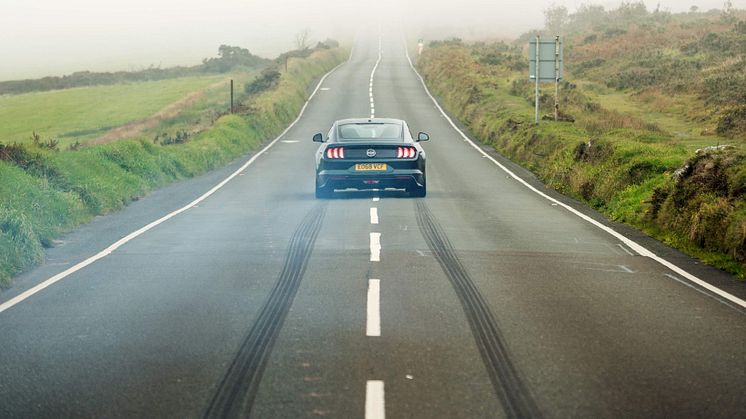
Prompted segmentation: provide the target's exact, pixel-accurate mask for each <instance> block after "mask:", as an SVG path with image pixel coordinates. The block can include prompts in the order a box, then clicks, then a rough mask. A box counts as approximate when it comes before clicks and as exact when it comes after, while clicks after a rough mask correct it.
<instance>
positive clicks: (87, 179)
mask: <svg viewBox="0 0 746 419" xmlns="http://www.w3.org/2000/svg"><path fill="white" fill-rule="evenodd" d="M346 56H347V51H345V50H344V49H340V48H334V49H327V50H319V51H316V52H314V53H313V54H312V55H310V56H309V57H307V58H302V59H301V58H294V59H291V61H290V63H289V64H288V71H287V73H285V74H283V75H282V77H281V78H280V81H279V83H278V84H277V86H276V87H275V88H273V89H271V90H267V91H265V92H262V93H260V94H259V95H258V96H256V97H251V98H249V103H248V106H246V107H244V110H243V111H242V112H241V113H239V114H233V115H224V116H222V117H220V118H218V119H217V120H216V121H215V123H214V124H213V125H212V126H211V127H210V128H209V129H207V130H204V131H202V132H200V133H198V134H196V135H194V136H191V137H190V138H189V139H188V141H185V142H183V143H175V144H170V145H163V144H162V143H159V142H154V141H152V139H151V138H150V137H147V138H145V137H141V138H135V139H129V140H120V141H117V142H113V143H109V144H102V145H96V146H91V147H85V148H81V149H79V150H67V151H57V150H54V149H49V148H45V147H44V146H43V144H41V145H39V144H32V145H17V144H13V145H0V286H3V287H6V286H8V285H9V284H10V281H11V278H12V277H13V276H14V275H16V274H18V273H19V272H22V271H24V270H26V269H29V268H31V267H33V266H34V265H36V264H38V263H40V262H41V261H42V260H43V257H44V248H45V247H48V246H51V245H52V241H53V239H54V238H55V237H57V236H59V235H60V234H62V233H64V232H65V231H69V230H70V229H72V228H74V227H75V226H78V225H80V224H81V223H84V222H86V221H88V220H90V219H91V218H92V217H93V216H95V215H100V214H106V213H110V212H112V211H116V210H118V209H120V208H122V207H123V206H125V205H127V203H129V202H130V201H132V200H133V199H137V198H138V197H141V196H143V195H145V194H147V193H148V192H149V191H151V190H153V189H155V188H158V187H161V186H164V185H166V184H168V183H170V182H172V181H174V180H178V179H185V178H189V177H192V176H195V175H198V174H201V173H204V172H207V171H209V170H211V169H214V168H217V167H220V166H222V165H225V164H226V163H228V162H230V161H231V160H233V159H235V158H236V157H239V156H241V155H243V154H245V153H247V152H249V151H251V150H253V149H255V148H257V147H258V146H259V145H260V144H262V143H263V142H264V141H266V140H267V139H268V138H271V137H273V136H275V135H277V134H279V133H280V132H281V130H282V129H284V127H286V126H287V125H288V124H289V123H290V122H291V121H292V120H293V119H294V118H295V117H296V115H297V114H298V112H299V111H300V108H301V106H302V105H303V103H304V102H305V100H306V98H307V87H308V86H309V84H310V83H311V82H312V81H313V80H314V79H315V78H317V77H318V76H320V75H322V74H324V73H325V72H327V71H329V70H330V69H332V68H333V67H334V66H336V65H337V64H339V63H340V62H342V60H344V59H345V58H346Z"/></svg>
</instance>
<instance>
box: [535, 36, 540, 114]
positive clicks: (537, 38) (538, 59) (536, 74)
mask: <svg viewBox="0 0 746 419" xmlns="http://www.w3.org/2000/svg"><path fill="white" fill-rule="evenodd" d="M536 45H537V46H538V45H541V37H540V36H539V35H536ZM539 51H541V48H536V66H535V67H536V69H535V71H534V78H535V79H536V98H535V99H534V102H535V103H536V109H535V113H536V118H535V119H536V121H535V122H536V125H537V126H538V125H539V79H540V77H539V63H540V62H541V57H540V56H539V54H541V53H540V52H539Z"/></svg>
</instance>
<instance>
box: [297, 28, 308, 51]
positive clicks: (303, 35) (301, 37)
mask: <svg viewBox="0 0 746 419" xmlns="http://www.w3.org/2000/svg"><path fill="white" fill-rule="evenodd" d="M310 42H311V31H310V30H308V28H306V29H303V30H302V31H300V32H298V33H297V34H295V48H296V49H301V50H302V49H308V47H309V46H310Z"/></svg>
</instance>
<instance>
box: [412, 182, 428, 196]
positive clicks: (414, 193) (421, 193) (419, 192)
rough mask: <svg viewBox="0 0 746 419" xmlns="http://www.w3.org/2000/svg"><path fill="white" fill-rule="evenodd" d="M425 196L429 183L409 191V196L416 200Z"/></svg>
mask: <svg viewBox="0 0 746 419" xmlns="http://www.w3.org/2000/svg"><path fill="white" fill-rule="evenodd" d="M425 195H427V183H423V184H422V187H419V188H414V189H410V190H409V196H412V197H415V198H424V197H425Z"/></svg>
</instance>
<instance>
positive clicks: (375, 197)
mask: <svg viewBox="0 0 746 419" xmlns="http://www.w3.org/2000/svg"><path fill="white" fill-rule="evenodd" d="M380 200H381V198H380V197H378V196H374V197H373V202H378V201H380Z"/></svg>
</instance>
